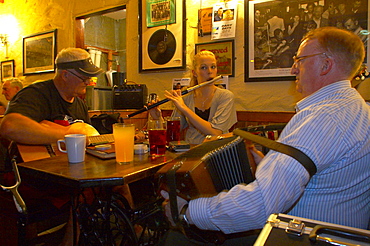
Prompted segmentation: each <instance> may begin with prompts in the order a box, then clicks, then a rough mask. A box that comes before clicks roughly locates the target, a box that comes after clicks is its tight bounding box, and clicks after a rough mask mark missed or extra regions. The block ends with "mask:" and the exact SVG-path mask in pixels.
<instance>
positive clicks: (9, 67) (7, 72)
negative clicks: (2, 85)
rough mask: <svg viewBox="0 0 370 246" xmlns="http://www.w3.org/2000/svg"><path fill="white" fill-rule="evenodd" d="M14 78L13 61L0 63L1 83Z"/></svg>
mask: <svg viewBox="0 0 370 246" xmlns="http://www.w3.org/2000/svg"><path fill="white" fill-rule="evenodd" d="M12 77H15V68H14V60H8V61H2V62H1V81H3V80H4V79H7V78H12Z"/></svg>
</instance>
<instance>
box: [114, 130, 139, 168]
mask: <svg viewBox="0 0 370 246" xmlns="http://www.w3.org/2000/svg"><path fill="white" fill-rule="evenodd" d="M113 136H114V145H115V151H116V161H117V162H118V163H119V164H129V163H131V162H133V160H134V138H135V125H134V124H124V123H116V124H113Z"/></svg>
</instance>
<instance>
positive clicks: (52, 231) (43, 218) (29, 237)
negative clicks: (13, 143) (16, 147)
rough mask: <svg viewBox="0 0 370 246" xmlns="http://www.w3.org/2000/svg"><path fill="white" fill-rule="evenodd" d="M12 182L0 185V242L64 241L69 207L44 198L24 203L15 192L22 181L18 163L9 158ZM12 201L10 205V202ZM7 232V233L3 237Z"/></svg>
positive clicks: (44, 242)
mask: <svg viewBox="0 0 370 246" xmlns="http://www.w3.org/2000/svg"><path fill="white" fill-rule="evenodd" d="M12 169H13V170H12V171H13V174H14V178H15V184H14V185H11V186H4V185H0V187H1V188H2V190H3V191H1V190H0V201H1V203H0V214H1V216H0V224H1V227H2V228H1V229H2V232H4V231H6V234H4V233H2V232H0V234H1V235H2V236H1V237H0V244H2V245H22V246H24V245H40V244H42V245H58V243H60V242H61V241H62V240H63V237H64V234H65V229H66V224H67V221H68V219H69V215H70V206H69V204H68V205H65V206H63V207H62V208H60V209H58V208H56V207H55V206H53V204H51V203H50V202H49V201H47V200H35V201H33V202H32V203H30V204H26V203H25V201H24V200H23V198H22V196H21V195H20V193H19V192H18V187H19V185H20V184H21V177H20V175H19V171H18V167H17V163H16V161H15V159H14V158H13V159H12ZM12 204H13V205H12ZM5 235H6V236H5Z"/></svg>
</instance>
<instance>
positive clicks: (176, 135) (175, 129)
mask: <svg viewBox="0 0 370 246" xmlns="http://www.w3.org/2000/svg"><path fill="white" fill-rule="evenodd" d="M166 122H167V145H168V144H169V142H171V141H180V117H172V116H170V117H166Z"/></svg>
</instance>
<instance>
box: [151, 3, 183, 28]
mask: <svg viewBox="0 0 370 246" xmlns="http://www.w3.org/2000/svg"><path fill="white" fill-rule="evenodd" d="M175 3H176V2H175V0H146V23H147V27H155V26H163V25H168V24H173V23H176V5H175Z"/></svg>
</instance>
